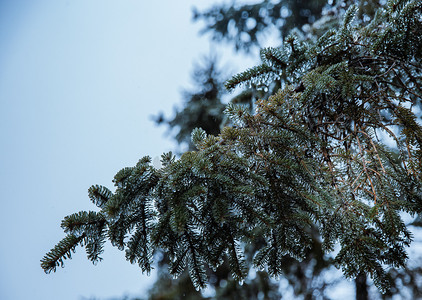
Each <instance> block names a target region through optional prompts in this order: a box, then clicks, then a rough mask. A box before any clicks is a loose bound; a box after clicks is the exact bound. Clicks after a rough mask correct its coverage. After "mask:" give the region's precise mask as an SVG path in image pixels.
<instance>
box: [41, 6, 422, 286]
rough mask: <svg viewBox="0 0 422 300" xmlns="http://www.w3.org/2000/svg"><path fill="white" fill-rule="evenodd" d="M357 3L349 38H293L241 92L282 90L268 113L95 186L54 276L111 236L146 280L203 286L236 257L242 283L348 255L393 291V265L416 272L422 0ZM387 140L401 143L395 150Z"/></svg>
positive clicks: (421, 204) (347, 20) (347, 267)
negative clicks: (371, 10)
mask: <svg viewBox="0 0 422 300" xmlns="http://www.w3.org/2000/svg"><path fill="white" fill-rule="evenodd" d="M358 8H359V7H358V6H355V5H352V6H350V8H349V9H348V10H347V12H346V13H345V15H344V18H343V21H342V23H341V24H339V26H338V28H337V30H330V31H328V32H326V33H325V34H324V35H322V36H320V37H319V38H315V39H308V40H304V39H301V38H300V36H298V35H297V34H296V35H295V34H291V35H290V36H288V37H287V38H286V40H285V43H284V44H283V45H282V46H281V47H280V48H267V49H263V50H262V51H261V59H262V64H261V65H259V66H257V67H254V68H251V69H249V70H247V71H245V72H243V73H241V74H239V75H236V76H234V77H233V78H232V79H231V80H229V81H228V82H227V83H226V87H227V88H228V89H233V88H234V87H236V86H239V85H246V86H249V85H250V86H256V87H262V88H265V87H267V88H268V87H269V86H271V84H273V83H274V82H278V84H279V86H281V88H280V89H279V90H278V91H276V92H275V93H274V94H273V95H272V96H271V97H269V98H268V99H262V100H259V101H257V102H256V111H254V112H251V111H250V110H249V109H248V108H247V107H244V106H239V105H234V104H230V105H228V106H227V108H226V110H225V112H226V114H227V116H228V117H229V118H230V120H231V122H232V124H233V126H231V127H225V128H223V130H222V132H221V134H219V135H218V136H214V135H211V134H209V133H206V132H205V131H204V130H202V129H195V130H193V132H192V141H193V144H194V145H195V146H196V148H197V151H190V152H186V153H184V154H183V155H182V156H181V157H180V158H179V159H175V157H174V156H173V155H172V154H171V153H168V154H165V155H163V156H162V163H163V168H161V169H155V168H154V167H152V166H151V165H150V159H149V158H148V157H145V158H143V159H141V160H140V161H139V163H138V164H137V165H136V166H135V167H133V168H125V169H123V170H121V171H120V172H119V173H118V174H117V175H116V176H115V179H114V183H115V185H116V191H115V192H111V191H109V190H108V189H106V188H104V187H101V186H93V187H92V188H90V190H89V196H90V198H91V200H92V201H93V202H94V203H95V204H96V205H97V206H98V207H99V209H100V211H99V212H80V213H77V214H73V215H71V216H68V217H66V218H65V219H64V220H63V222H62V227H63V228H64V230H65V232H66V233H67V234H68V236H67V237H65V238H64V239H63V240H62V241H61V242H59V244H58V245H57V246H56V247H55V248H53V249H52V250H51V251H50V252H49V253H48V254H47V255H46V256H45V257H44V258H43V260H42V262H41V265H42V267H43V269H44V270H45V271H46V272H50V271H54V270H55V269H56V267H57V266H58V265H60V264H62V263H63V259H65V258H68V257H70V255H71V251H74V249H75V247H76V246H77V245H83V246H85V247H86V250H87V253H88V258H89V259H90V260H92V261H93V262H96V261H98V260H100V257H99V255H100V254H101V252H102V244H103V242H104V239H105V238H108V239H110V241H111V242H112V244H113V245H114V246H117V247H119V249H121V250H123V249H126V258H127V259H128V260H129V261H130V262H132V263H138V264H139V265H140V267H141V268H142V270H143V271H146V272H148V271H149V270H150V269H151V263H152V255H153V253H154V251H156V250H162V251H164V252H165V253H167V254H168V256H169V270H170V273H171V274H173V275H175V276H178V275H180V274H181V273H182V272H183V271H184V270H185V269H187V270H188V271H189V275H190V277H191V280H192V282H193V284H194V285H195V287H196V288H198V289H199V288H202V287H204V286H205V284H206V283H207V268H208V267H209V268H211V269H216V268H218V267H219V266H220V265H221V264H222V263H223V262H224V261H225V260H226V259H227V260H228V262H229V267H230V271H231V274H232V276H233V278H235V279H236V280H238V281H242V280H244V279H245V278H246V276H247V273H248V269H249V268H250V267H251V265H250V264H248V263H247V261H248V260H247V257H246V253H247V251H248V249H247V245H255V246H256V249H254V250H253V267H254V268H256V269H258V270H266V271H268V273H269V274H270V275H272V276H274V277H278V276H283V268H284V262H285V259H286V258H294V259H296V260H299V261H300V260H303V259H306V258H307V255H308V254H309V252H308V251H309V250H310V249H313V248H314V247H315V235H314V234H313V233H314V232H315V231H316V232H317V233H318V234H317V235H316V237H317V238H320V239H321V240H320V242H321V246H322V248H321V251H322V252H323V253H329V252H333V251H334V250H336V249H338V250H339V251H338V253H337V254H336V256H335V259H334V262H335V264H336V266H338V267H339V268H341V269H342V270H343V273H344V275H345V276H346V277H349V278H356V277H357V276H358V275H359V274H362V273H363V274H368V275H370V276H371V277H372V279H373V280H374V283H375V285H376V286H377V287H378V288H379V289H380V290H381V291H382V292H387V291H388V288H389V286H390V285H391V282H390V280H389V276H388V273H387V271H388V268H390V267H395V268H399V267H405V263H406V259H407V253H406V247H407V246H409V245H410V243H411V241H412V235H411V233H410V231H409V229H408V228H407V226H406V225H405V223H404V222H403V220H402V218H401V213H402V212H406V213H409V214H411V215H415V214H420V213H421V211H422V184H421V180H422V173H421V169H422V148H421V146H422V127H421V125H420V124H419V120H418V119H419V117H420V116H419V113H418V112H420V109H421V108H422V105H421V104H422V103H421V95H422V90H421V81H422V64H421V46H422V36H421V35H420V32H422V28H421V27H422V22H421V20H422V2H421V1H420V0H389V1H387V3H386V4H385V5H384V6H382V7H380V8H379V9H378V11H377V12H376V14H375V16H374V18H373V19H372V20H371V21H370V22H364V21H362V22H360V21H359V19H358V21H355V20H356V19H355V16H356V14H358V13H359V9H358ZM384 136H389V138H390V141H391V143H392V144H393V145H392V146H391V145H390V144H391V143H390V142H388V143H387V142H386V138H384Z"/></svg>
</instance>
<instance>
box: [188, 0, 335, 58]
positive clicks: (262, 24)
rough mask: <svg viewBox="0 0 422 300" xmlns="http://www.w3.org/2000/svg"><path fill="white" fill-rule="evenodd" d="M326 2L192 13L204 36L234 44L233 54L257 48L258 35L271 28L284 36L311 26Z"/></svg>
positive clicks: (295, 0) (290, 0)
mask: <svg viewBox="0 0 422 300" xmlns="http://www.w3.org/2000/svg"><path fill="white" fill-rule="evenodd" d="M326 2H327V1H326V0H313V1H304V0H281V1H269V0H264V1H260V2H259V3H256V4H244V5H240V4H236V3H232V4H230V5H215V6H213V7H212V8H210V9H208V10H207V11H204V12H199V11H198V10H196V9H195V10H194V17H193V18H194V20H196V21H198V20H202V21H204V22H205V28H204V29H203V30H202V32H203V33H206V32H210V33H211V34H212V39H213V40H215V41H222V40H223V41H227V42H231V43H234V45H235V48H236V50H246V51H249V50H250V48H251V47H252V46H256V45H259V38H260V35H262V34H265V33H266V31H269V29H271V28H273V29H275V30H276V31H277V32H279V33H280V34H281V36H285V35H286V34H287V33H288V32H289V31H290V30H291V29H293V28H301V26H302V25H304V24H309V23H313V22H314V21H315V20H316V19H318V18H319V17H320V15H321V11H322V8H323V7H324V5H325V4H326Z"/></svg>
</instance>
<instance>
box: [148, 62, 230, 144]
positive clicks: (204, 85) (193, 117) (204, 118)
mask: <svg viewBox="0 0 422 300" xmlns="http://www.w3.org/2000/svg"><path fill="white" fill-rule="evenodd" d="M222 77H223V75H222V71H221V70H220V69H219V67H218V61H217V59H216V58H215V57H212V56H211V57H206V58H204V59H203V62H202V64H197V65H196V66H195V69H194V72H193V74H192V78H193V79H194V82H195V85H196V86H198V87H199V90H198V91H184V93H183V96H184V98H185V105H184V108H183V109H182V110H180V111H179V110H176V111H175V116H174V117H173V118H172V119H166V118H165V117H164V115H163V114H160V115H158V116H157V117H156V118H155V121H156V123H157V124H163V123H166V124H167V125H169V127H170V128H172V129H174V128H177V129H178V132H177V133H176V135H175V139H176V141H177V142H178V143H179V144H187V145H188V148H189V150H194V149H195V147H194V146H193V144H192V141H191V138H190V135H191V132H192V130H194V129H195V128H196V127H201V128H203V129H204V130H206V131H207V132H208V133H209V134H213V135H217V134H219V133H220V124H221V123H222V121H223V110H224V107H225V106H224V104H223V103H222V99H221V98H222V96H223V93H224V82H223V80H222V79H221V78H222Z"/></svg>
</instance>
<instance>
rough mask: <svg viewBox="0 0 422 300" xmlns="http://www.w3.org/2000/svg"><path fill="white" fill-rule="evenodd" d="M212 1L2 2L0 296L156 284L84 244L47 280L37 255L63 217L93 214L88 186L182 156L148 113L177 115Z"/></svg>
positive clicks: (53, 238)
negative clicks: (151, 161)
mask: <svg viewBox="0 0 422 300" xmlns="http://www.w3.org/2000/svg"><path fill="white" fill-rule="evenodd" d="M213 2H214V1H210V0H207V1H194V0H189V1H188V0H184V1H171V0H166V1H141V0H137V1H135V0H123V1H117V0H116V1H104V0H103V1H99V0H74V1H71V0H68V1H64V0H49V1H48V0H32V1H29V0H28V1H24V0H10V1H6V0H3V1H0V43H1V48H0V138H1V148H0V154H1V156H0V157H1V158H0V185H1V186H0V187H1V189H0V193H1V194H0V199H1V205H2V209H1V217H0V232H1V237H2V240H1V245H0V266H1V267H0V299H2V300H9V299H10V300H20V299H32V300H37V299H63V300H71V299H72V300H73V299H82V298H83V297H85V298H89V297H93V296H95V297H98V298H102V299H105V298H108V297H112V296H122V295H124V294H125V293H130V294H140V293H141V292H142V291H145V286H146V284H148V283H149V282H151V279H149V278H147V277H146V276H144V275H142V274H141V271H140V269H139V268H138V267H137V266H136V265H130V264H129V263H128V262H126V261H125V259H124V253H121V252H120V251H118V250H117V249H114V248H112V247H109V246H107V247H106V251H105V253H104V255H103V258H104V261H103V262H101V263H100V264H98V265H97V266H93V265H92V263H91V262H89V261H88V260H87V259H86V255H85V252H84V249H82V248H78V249H77V252H76V254H75V255H74V256H73V259H72V260H71V261H66V267H65V268H64V269H58V271H57V272H56V273H52V274H50V275H46V274H44V273H43V271H42V269H41V268H40V259H41V258H42V257H43V256H44V254H45V253H46V252H47V251H49V250H50V248H51V247H53V246H54V245H55V244H56V243H57V242H58V241H59V240H60V239H61V238H62V237H63V236H64V234H63V232H62V230H61V228H60V221H61V220H62V218H63V217H64V216H66V215H69V214H71V213H74V212H77V211H80V210H93V209H95V207H94V205H92V204H91V203H90V201H89V199H88V197H87V189H88V188H89V187H90V185H92V184H103V185H106V186H109V187H112V182H111V180H112V178H113V176H114V174H115V173H116V172H117V171H118V170H120V169H121V168H122V167H125V166H132V165H134V164H135V163H136V162H137V160H138V159H139V158H141V157H142V156H144V155H151V156H153V157H154V156H158V155H160V154H161V153H162V152H167V151H169V150H172V149H174V148H175V145H174V144H173V142H172V141H171V140H170V139H169V138H168V137H166V136H165V135H164V132H165V128H157V127H155V125H154V124H153V122H152V121H151V118H150V117H151V115H153V114H156V113H158V112H159V111H164V112H166V113H167V114H169V113H171V112H172V111H173V107H174V105H175V104H179V103H180V101H181V97H180V91H181V89H182V88H183V87H187V86H189V84H190V82H191V81H190V74H191V71H192V63H193V62H194V61H195V60H198V59H200V58H201V56H203V55H204V54H207V53H209V49H210V44H209V41H208V38H207V37H206V36H204V37H200V36H198V31H199V29H200V28H201V27H200V25H199V24H192V23H191V17H192V15H191V7H192V6H193V5H197V6H199V7H208V6H209V4H210V3H213ZM152 279H153V278H152ZM81 297H82V298H81Z"/></svg>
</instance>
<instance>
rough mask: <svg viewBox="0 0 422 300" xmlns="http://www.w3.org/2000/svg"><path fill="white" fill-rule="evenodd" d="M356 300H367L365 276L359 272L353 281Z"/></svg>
mask: <svg viewBox="0 0 422 300" xmlns="http://www.w3.org/2000/svg"><path fill="white" fill-rule="evenodd" d="M355 286H356V300H368V299H369V298H368V285H367V284H366V274H365V273H364V272H360V273H359V275H358V276H357V277H356V279H355Z"/></svg>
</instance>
